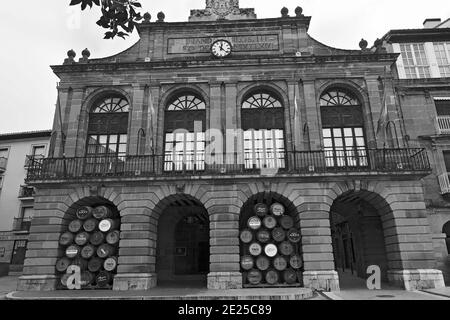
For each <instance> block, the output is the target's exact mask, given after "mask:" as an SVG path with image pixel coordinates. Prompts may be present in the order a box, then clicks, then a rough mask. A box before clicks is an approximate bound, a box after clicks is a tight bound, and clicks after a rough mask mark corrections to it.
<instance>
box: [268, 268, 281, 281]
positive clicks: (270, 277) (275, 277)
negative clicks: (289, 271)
mask: <svg viewBox="0 0 450 320" xmlns="http://www.w3.org/2000/svg"><path fill="white" fill-rule="evenodd" d="M279 279H280V277H279V276H278V272H276V271H275V270H269V271H267V273H266V282H267V283H268V284H276V283H278V281H279Z"/></svg>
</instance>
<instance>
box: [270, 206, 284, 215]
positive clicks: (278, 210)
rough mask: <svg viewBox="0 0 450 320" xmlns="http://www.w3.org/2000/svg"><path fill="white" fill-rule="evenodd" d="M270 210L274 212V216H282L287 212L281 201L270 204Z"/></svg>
mask: <svg viewBox="0 0 450 320" xmlns="http://www.w3.org/2000/svg"><path fill="white" fill-rule="evenodd" d="M270 212H272V214H273V215H274V216H277V217H279V216H282V215H283V214H284V212H285V210H284V206H283V205H282V204H281V203H274V204H273V205H271V206H270Z"/></svg>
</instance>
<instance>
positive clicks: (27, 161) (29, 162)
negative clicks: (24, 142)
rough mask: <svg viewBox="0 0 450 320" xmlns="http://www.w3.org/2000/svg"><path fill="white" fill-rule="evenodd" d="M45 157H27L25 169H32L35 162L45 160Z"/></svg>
mask: <svg viewBox="0 0 450 320" xmlns="http://www.w3.org/2000/svg"><path fill="white" fill-rule="evenodd" d="M44 158H45V157H44V156H42V155H36V156H27V157H26V158H25V168H28V167H31V166H32V165H33V162H34V161H39V160H41V159H44Z"/></svg>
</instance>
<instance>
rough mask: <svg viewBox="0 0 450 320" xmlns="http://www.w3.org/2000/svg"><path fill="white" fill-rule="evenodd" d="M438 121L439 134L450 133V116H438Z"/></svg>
mask: <svg viewBox="0 0 450 320" xmlns="http://www.w3.org/2000/svg"><path fill="white" fill-rule="evenodd" d="M436 123H437V129H438V133H439V134H450V116H438V117H437V118H436Z"/></svg>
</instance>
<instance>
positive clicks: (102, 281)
mask: <svg viewBox="0 0 450 320" xmlns="http://www.w3.org/2000/svg"><path fill="white" fill-rule="evenodd" d="M96 280H97V285H98V286H99V287H105V286H107V285H108V284H109V282H110V281H111V276H110V274H109V273H107V272H104V271H102V272H100V273H99V274H98V275H97V279H96Z"/></svg>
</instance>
